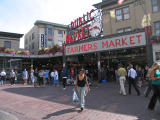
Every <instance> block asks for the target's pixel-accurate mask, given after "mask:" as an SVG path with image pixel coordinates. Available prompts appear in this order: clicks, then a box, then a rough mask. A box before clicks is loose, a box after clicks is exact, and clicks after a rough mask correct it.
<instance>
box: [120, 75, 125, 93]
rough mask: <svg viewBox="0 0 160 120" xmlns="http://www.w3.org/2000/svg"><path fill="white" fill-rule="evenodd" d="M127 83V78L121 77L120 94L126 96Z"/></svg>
mask: <svg viewBox="0 0 160 120" xmlns="http://www.w3.org/2000/svg"><path fill="white" fill-rule="evenodd" d="M125 81H126V77H125V76H121V77H120V78H119V83H120V94H123V95H126V90H125V88H124V85H125Z"/></svg>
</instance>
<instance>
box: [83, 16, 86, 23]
mask: <svg viewBox="0 0 160 120" xmlns="http://www.w3.org/2000/svg"><path fill="white" fill-rule="evenodd" d="M85 23H86V20H85V15H83V24H85Z"/></svg>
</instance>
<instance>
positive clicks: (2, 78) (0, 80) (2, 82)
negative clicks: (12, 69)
mask: <svg viewBox="0 0 160 120" xmlns="http://www.w3.org/2000/svg"><path fill="white" fill-rule="evenodd" d="M4 81H5V76H1V79H0V84H1V85H3V84H4Z"/></svg>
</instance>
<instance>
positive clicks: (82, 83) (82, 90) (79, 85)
mask: <svg viewBox="0 0 160 120" xmlns="http://www.w3.org/2000/svg"><path fill="white" fill-rule="evenodd" d="M86 88H87V93H88V92H89V91H90V88H89V84H88V78H87V76H86V75H85V70H84V69H81V70H80V72H79V74H78V75H77V77H76V85H75V87H74V89H73V90H76V89H77V91H78V93H79V96H80V102H81V111H83V109H84V107H85V95H86Z"/></svg>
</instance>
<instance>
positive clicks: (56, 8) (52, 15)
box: [0, 0, 102, 48]
mask: <svg viewBox="0 0 160 120" xmlns="http://www.w3.org/2000/svg"><path fill="white" fill-rule="evenodd" d="M101 1H102V0H0V15H1V17H0V31H4V32H13V33H20V34H25V33H27V32H28V31H29V30H30V29H31V28H32V27H33V26H34V22H35V21H36V20H44V21H49V22H54V23H60V24H66V25H68V24H70V22H71V21H73V20H74V19H76V18H78V17H82V16H83V14H86V13H87V12H89V11H90V10H91V9H92V8H94V7H93V6H92V5H93V4H96V3H99V2H101ZM20 48H24V37H23V38H21V40H20Z"/></svg>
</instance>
